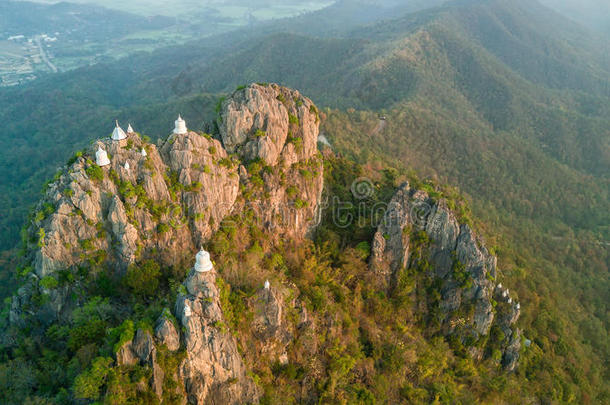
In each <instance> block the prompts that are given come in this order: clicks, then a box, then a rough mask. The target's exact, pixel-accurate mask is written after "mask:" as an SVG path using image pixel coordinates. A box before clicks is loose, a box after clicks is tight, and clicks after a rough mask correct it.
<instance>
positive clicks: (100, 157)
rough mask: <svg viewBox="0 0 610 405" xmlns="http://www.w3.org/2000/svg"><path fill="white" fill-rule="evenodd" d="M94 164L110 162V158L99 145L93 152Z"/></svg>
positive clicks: (107, 163) (100, 164)
mask: <svg viewBox="0 0 610 405" xmlns="http://www.w3.org/2000/svg"><path fill="white" fill-rule="evenodd" d="M95 164H97V165H98V166H108V165H109V164H110V159H108V154H107V153H106V151H105V150H104V149H102V147H101V146H98V147H97V152H95Z"/></svg>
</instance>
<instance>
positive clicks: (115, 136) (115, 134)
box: [112, 121, 127, 141]
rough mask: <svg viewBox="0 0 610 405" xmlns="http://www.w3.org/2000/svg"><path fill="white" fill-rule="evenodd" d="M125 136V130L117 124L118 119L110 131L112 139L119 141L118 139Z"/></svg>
mask: <svg viewBox="0 0 610 405" xmlns="http://www.w3.org/2000/svg"><path fill="white" fill-rule="evenodd" d="M126 138H127V135H126V134H125V131H123V129H122V128H121V127H120V126H119V121H117V122H116V127H115V128H114V131H112V140H113V141H120V140H123V139H126Z"/></svg>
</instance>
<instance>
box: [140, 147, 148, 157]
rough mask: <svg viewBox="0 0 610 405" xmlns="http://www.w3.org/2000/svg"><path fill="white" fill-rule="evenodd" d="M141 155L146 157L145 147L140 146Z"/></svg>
mask: <svg viewBox="0 0 610 405" xmlns="http://www.w3.org/2000/svg"><path fill="white" fill-rule="evenodd" d="M141 153H142V157H146V156H148V153H146V149H144V148H142V152H141Z"/></svg>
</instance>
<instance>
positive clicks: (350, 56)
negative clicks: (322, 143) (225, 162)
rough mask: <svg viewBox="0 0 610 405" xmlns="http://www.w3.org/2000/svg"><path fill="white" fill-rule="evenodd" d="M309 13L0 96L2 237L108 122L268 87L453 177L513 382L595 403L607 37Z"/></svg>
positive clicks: (494, 19)
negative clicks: (490, 279) (500, 316)
mask: <svg viewBox="0 0 610 405" xmlns="http://www.w3.org/2000/svg"><path fill="white" fill-rule="evenodd" d="M331 11H332V12H336V9H331ZM329 12H330V11H329ZM323 13H324V11H319V12H317V13H316V15H317V16H318V19H319V18H320V16H324V14H323ZM300 18H302V20H299V19H300ZM307 18H311V16H304V17H299V18H297V19H293V20H292V22H291V23H290V25H291V26H295V27H297V28H295V29H293V30H291V31H292V33H290V34H286V33H281V32H282V29H285V30H288V29H287V28H285V25H284V26H283V27H282V25H281V24H282V22H280V23H278V26H279V27H280V28H273V27H271V26H267V27H264V28H258V29H257V31H254V32H248V31H240V32H238V33H235V34H231V35H227V36H223V37H220V38H215V39H214V40H210V41H202V42H201V43H198V44H191V45H189V46H187V47H183V48H175V49H171V50H163V51H159V52H156V53H154V54H152V55H139V56H134V57H132V58H130V59H127V60H124V61H122V62H121V63H119V64H117V65H112V66H94V67H89V68H83V69H81V70H78V71H75V72H71V73H70V74H65V75H63V76H56V77H49V78H46V79H44V80H42V81H39V82H37V83H32V84H31V85H28V86H24V87H20V88H14V89H7V90H6V91H5V90H3V91H2V92H0V119H1V120H2V122H4V123H5V127H4V130H3V132H2V134H0V172H1V173H2V174H3V176H2V177H1V178H2V180H1V183H0V195H1V197H0V198H1V199H2V200H1V201H2V203H1V205H0V206H1V207H2V220H1V221H2V222H0V227H1V228H0V230H1V232H0V234H1V235H2V238H3V239H2V244H3V246H4V247H10V246H12V245H13V244H14V243H15V242H16V241H17V240H18V238H19V227H20V226H21V224H22V223H23V219H24V217H25V213H26V207H27V206H28V205H29V204H31V203H32V202H33V201H34V200H35V198H36V195H37V193H38V190H39V188H40V186H42V183H43V182H44V180H45V179H48V178H50V177H51V176H52V175H53V172H54V171H55V169H56V168H57V167H58V166H59V165H60V164H61V162H64V161H65V160H66V159H67V158H68V157H69V156H70V155H71V154H72V153H73V152H74V150H76V149H80V148H82V147H83V146H85V145H86V144H87V143H88V142H89V141H90V140H91V139H94V138H96V137H99V136H104V135H107V134H108V132H109V131H110V130H111V129H112V122H113V119H114V118H115V117H118V118H119V119H120V120H121V122H126V121H131V122H132V123H133V124H134V126H135V127H136V129H137V130H140V131H142V132H143V133H146V134H147V135H149V136H151V138H152V139H153V140H154V139H156V138H157V137H160V136H165V135H166V134H164V133H158V132H159V128H163V127H164V126H165V127H167V130H168V132H169V130H170V129H171V128H169V124H170V123H171V122H172V120H173V119H174V116H175V115H176V113H177V112H182V113H183V114H184V115H186V117H187V120H189V121H190V122H191V123H192V124H191V126H192V127H193V128H194V129H198V128H200V127H202V126H203V125H202V122H203V121H206V120H209V119H210V118H211V117H212V116H213V110H214V105H215V104H216V100H217V99H218V98H219V97H220V94H221V93H227V92H230V91H232V90H233V89H234V88H235V87H237V86H238V85H241V84H243V83H246V82H250V81H256V82H280V83H282V84H285V85H289V86H292V87H295V88H299V89H301V90H302V91H303V93H304V94H307V95H308V96H310V97H312V98H313V99H315V100H316V101H317V102H318V104H319V105H321V106H325V107H328V109H326V110H325V114H324V115H323V117H322V128H323V130H324V132H325V133H326V135H327V137H328V138H329V140H330V142H331V144H332V145H333V147H334V148H335V150H336V151H339V152H341V153H342V154H344V155H349V156H351V157H353V158H355V159H356V160H358V161H359V162H360V163H361V164H363V165H364V167H365V168H370V169H379V168H381V167H385V166H391V167H394V168H396V169H397V170H398V172H399V174H400V175H401V176H404V178H407V177H410V176H411V175H412V174H413V173H417V174H419V177H421V178H427V179H433V180H435V181H438V182H439V183H448V184H452V185H454V186H456V187H457V188H459V190H460V192H462V193H464V194H465V195H466V198H467V200H468V201H469V202H470V204H471V207H472V211H473V213H474V217H475V218H479V220H477V221H476V222H477V225H478V226H479V227H480V228H481V229H483V230H484V233H485V234H486V236H487V238H488V239H489V240H490V241H492V242H491V243H490V244H492V245H495V246H496V248H497V249H496V251H497V253H498V256H499V260H500V263H501V264H502V266H501V268H502V269H504V276H505V278H506V279H507V280H508V281H507V283H508V285H509V286H510V287H511V290H512V291H516V292H517V293H518V295H519V298H520V299H521V301H522V302H523V306H524V308H528V310H526V311H524V314H523V316H522V319H521V320H520V321H519V322H520V325H521V327H523V328H524V334H525V336H526V337H528V338H529V339H531V340H532V341H533V342H534V345H533V347H534V350H533V351H532V352H530V356H531V357H527V356H526V358H527V360H526V361H525V362H524V363H523V365H522V367H520V368H519V369H518V371H517V373H519V375H520V377H522V378H523V380H522V382H523V381H530V383H529V384H531V387H530V388H531V393H532V395H534V394H535V395H537V396H538V397H540V398H545V399H548V400H554V401H558V402H573V403H604V402H607V401H608V396H609V395H610V394H609V391H608V389H609V388H608V383H607V381H608V378H607V375H608V369H607V361H603V359H608V356H609V347H608V339H607V336H608V335H607V333H608V318H607V310H608V309H607V305H608V295H607V294H608V291H609V290H610V286H609V284H608V280H609V275H608V261H609V258H608V243H609V240H610V227H609V224H610V214H609V213H610V196H609V194H608V193H609V189H610V179H609V177H608V173H610V118H609V117H610V107H609V106H610V63H609V57H608V55H610V52H608V49H609V45H608V42H604V41H603V40H601V39H599V38H594V37H591V36H590V34H588V33H587V32H586V31H585V30H582V29H581V28H580V27H578V26H577V25H575V24H574V23H572V22H569V21H567V20H565V19H563V18H562V17H560V16H559V15H558V14H556V13H554V12H552V11H550V10H548V9H546V8H544V7H542V6H540V5H539V4H538V3H536V2H529V1H527V2H526V1H522V0H519V1H510V2H507V1H500V0H493V1H476V0H462V1H455V2H450V3H449V4H448V5H445V6H442V7H439V8H432V9H427V10H423V11H420V12H416V13H409V14H404V15H398V14H396V15H395V16H394V17H393V18H392V19H390V20H386V21H383V22H381V23H374V22H371V21H370V20H365V21H364V22H365V23H372V25H367V26H364V27H355V26H354V25H355V24H357V23H358V21H360V22H362V18H361V16H359V15H353V14H352V15H351V16H348V17H345V18H346V21H351V22H352V24H354V25H349V24H346V26H348V27H349V29H348V30H342V31H341V32H340V33H333V32H330V31H328V30H322V29H321V28H320V26H313V27H311V28H310V29H311V32H308V31H307V29H308V24H307V23H306V22H307V21H308V20H306V19H307ZM299 21H301V24H300V25H299ZM322 21H323V20H322ZM276 30H279V31H276ZM333 34H336V35H333ZM312 61H315V62H312ZM201 93H204V94H208V95H200V94H201ZM210 94H215V95H210ZM202 106H205V107H204V108H202ZM379 115H384V116H386V120H384V121H380V120H379V118H378V117H379ZM140 122H142V123H146V124H145V125H146V126H144V127H142V128H139V127H138V124H139V123H140ZM208 122H209V121H208ZM149 124H151V125H150V126H148V125H149ZM600 360H601V361H600ZM498 389H508V388H507V386H506V385H503V386H501V387H499V388H498Z"/></svg>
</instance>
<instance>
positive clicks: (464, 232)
mask: <svg viewBox="0 0 610 405" xmlns="http://www.w3.org/2000/svg"><path fill="white" fill-rule="evenodd" d="M412 235H419V236H418V237H416V238H415V240H413V239H411V238H412ZM422 239H423V240H424V241H422ZM424 245H425V246H424ZM414 249H418V254H421V251H422V249H425V254H426V255H427V256H426V259H427V260H429V262H430V264H431V269H430V270H429V271H431V272H432V273H433V275H434V276H435V277H437V278H438V279H440V280H441V284H440V285H441V287H440V291H439V292H440V295H441V299H440V302H439V303H438V306H439V309H440V318H441V319H439V321H440V322H441V325H442V331H443V333H445V334H446V335H455V336H458V337H459V338H460V339H461V341H462V342H463V343H466V344H468V343H472V342H476V341H477V340H479V339H480V338H481V337H482V336H486V335H488V334H489V331H490V329H491V327H492V326H493V325H494V322H495V324H497V325H499V327H500V328H501V329H502V332H503V334H504V336H505V339H504V342H503V343H502V347H503V348H504V360H503V364H504V365H505V367H506V368H507V369H510V370H512V369H514V368H515V367H516V362H517V359H518V351H519V346H520V341H519V340H518V339H515V336H517V335H518V332H517V331H516V330H515V329H514V327H513V326H512V325H513V324H514V323H515V322H516V321H517V319H518V317H519V305H518V304H517V303H516V302H514V301H513V300H512V299H510V297H509V295H508V292H504V291H500V292H498V291H496V286H495V282H494V280H495V278H496V263H497V260H496V258H495V257H494V256H493V255H491V254H490V253H489V252H488V250H487V249H486V248H485V246H484V245H483V243H482V242H481V241H480V240H479V239H478V237H477V236H476V235H475V234H474V232H473V231H472V229H471V228H470V227H469V226H468V225H465V224H462V225H460V224H459V223H458V221H457V219H456V217H455V215H454V214H453V213H452V212H451V210H449V209H448V208H447V205H446V203H445V201H443V200H441V201H434V200H432V199H430V198H429V197H428V195H427V194H426V193H424V192H422V191H418V190H414V189H411V188H410V187H409V185H408V184H405V185H403V186H401V188H400V189H399V190H398V191H397V192H396V194H395V195H394V197H393V198H392V200H391V202H390V204H389V207H388V210H387V213H386V216H385V218H384V221H382V223H381V224H380V225H379V227H378V230H377V232H376V234H375V236H374V238H373V243H372V251H371V258H370V265H371V268H372V270H373V271H375V272H376V273H377V274H378V276H379V279H380V280H381V282H382V284H384V285H385V286H386V288H391V287H392V284H393V281H394V278H395V276H396V275H397V272H399V271H400V270H401V269H403V268H408V267H410V266H416V265H417V264H418V263H417V261H418V260H420V259H419V258H418V257H419V256H418V257H417V258H414V257H413V256H412V255H413V250H414ZM494 298H495V300H494V301H495V302H497V303H498V305H497V307H496V308H495V309H494V304H493V303H492V299H494ZM471 353H472V354H473V355H474V356H475V357H480V356H481V355H482V352H481V350H480V349H478V348H474V347H473V348H472V350H471Z"/></svg>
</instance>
